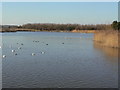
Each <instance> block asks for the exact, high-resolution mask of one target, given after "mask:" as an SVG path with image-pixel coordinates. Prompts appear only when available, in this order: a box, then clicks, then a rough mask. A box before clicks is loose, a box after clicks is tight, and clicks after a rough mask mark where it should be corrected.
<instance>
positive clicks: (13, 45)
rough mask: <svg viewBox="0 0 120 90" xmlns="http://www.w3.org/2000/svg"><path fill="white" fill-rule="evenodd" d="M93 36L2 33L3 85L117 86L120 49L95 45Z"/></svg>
mask: <svg viewBox="0 0 120 90" xmlns="http://www.w3.org/2000/svg"><path fill="white" fill-rule="evenodd" d="M93 36H94V34H85V33H65V32H16V33H15V32H13V33H3V34H2V43H3V44H2V54H3V55H6V57H4V58H3V59H2V85H3V88H117V87H118V49H113V48H103V47H100V46H98V45H96V44H95V43H94V42H93ZM12 50H13V51H12Z"/></svg>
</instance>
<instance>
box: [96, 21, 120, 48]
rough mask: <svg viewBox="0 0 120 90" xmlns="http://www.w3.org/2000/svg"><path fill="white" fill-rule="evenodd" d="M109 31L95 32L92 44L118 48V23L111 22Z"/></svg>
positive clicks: (119, 36) (119, 23)
mask: <svg viewBox="0 0 120 90" xmlns="http://www.w3.org/2000/svg"><path fill="white" fill-rule="evenodd" d="M111 26H112V29H110V30H97V31H96V32H95V34H94V43H96V42H97V43H98V45H100V46H105V47H113V48H120V39H119V38H120V22H117V21H113V23H112V24H111Z"/></svg>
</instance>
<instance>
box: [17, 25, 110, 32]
mask: <svg viewBox="0 0 120 90" xmlns="http://www.w3.org/2000/svg"><path fill="white" fill-rule="evenodd" d="M18 28H25V29H36V30H41V31H44V30H47V31H51V30H66V31H72V30H108V29H111V28H112V27H111V25H107V24H97V25H80V24H40V23H39V24H25V25H22V26H19V27H18Z"/></svg>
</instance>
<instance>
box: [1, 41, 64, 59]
mask: <svg viewBox="0 0 120 90" xmlns="http://www.w3.org/2000/svg"><path fill="white" fill-rule="evenodd" d="M33 42H35V43H38V42H39V41H35V40H34V41H33ZM17 44H19V43H17ZM62 44H64V43H62ZM23 45H24V44H23V43H21V46H23ZM46 45H48V44H46ZM10 47H11V48H12V46H10ZM0 49H2V46H0ZM17 49H19V50H20V49H22V47H18V48H17ZM11 52H12V53H14V55H18V54H17V52H16V50H15V49H12V50H11ZM41 54H45V52H43V51H42V52H41ZM31 55H32V56H35V55H36V53H31ZM5 57H6V55H2V58H5Z"/></svg>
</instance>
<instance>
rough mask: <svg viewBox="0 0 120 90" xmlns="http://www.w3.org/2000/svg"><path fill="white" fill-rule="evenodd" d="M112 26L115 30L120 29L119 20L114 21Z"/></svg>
mask: <svg viewBox="0 0 120 90" xmlns="http://www.w3.org/2000/svg"><path fill="white" fill-rule="evenodd" d="M112 28H113V29H114V30H118V22H117V21H113V23H112Z"/></svg>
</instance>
